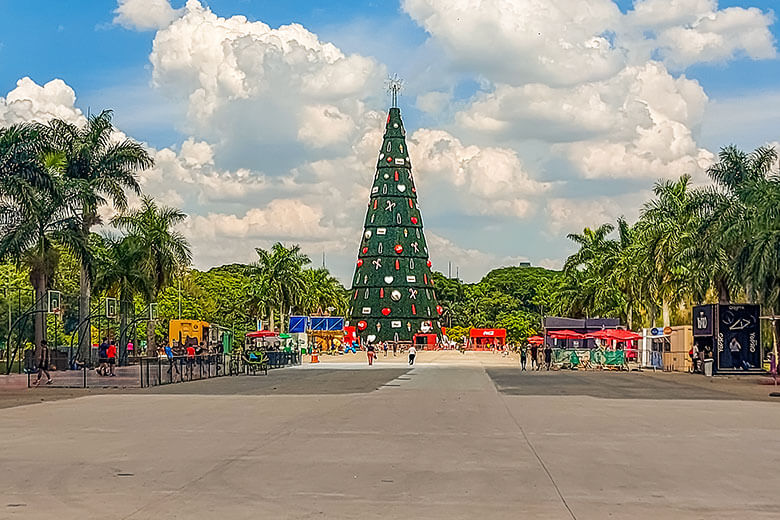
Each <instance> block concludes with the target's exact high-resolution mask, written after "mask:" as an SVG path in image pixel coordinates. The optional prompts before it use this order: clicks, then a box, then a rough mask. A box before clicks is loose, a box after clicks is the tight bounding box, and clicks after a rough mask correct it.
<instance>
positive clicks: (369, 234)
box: [363, 229, 371, 238]
mask: <svg viewBox="0 0 780 520" xmlns="http://www.w3.org/2000/svg"><path fill="white" fill-rule="evenodd" d="M363 236H364V237H366V238H371V230H370V229H367V230H366V232H365V233H363Z"/></svg>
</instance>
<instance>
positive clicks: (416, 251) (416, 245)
mask: <svg viewBox="0 0 780 520" xmlns="http://www.w3.org/2000/svg"><path fill="white" fill-rule="evenodd" d="M409 245H410V246H412V249H414V252H415V253H419V252H420V246H419V244H418V243H417V242H412V243H411V244H409Z"/></svg>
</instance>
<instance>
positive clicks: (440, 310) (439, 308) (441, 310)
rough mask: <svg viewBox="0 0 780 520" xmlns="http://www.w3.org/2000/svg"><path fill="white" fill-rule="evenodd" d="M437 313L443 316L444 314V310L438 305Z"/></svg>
mask: <svg viewBox="0 0 780 520" xmlns="http://www.w3.org/2000/svg"><path fill="white" fill-rule="evenodd" d="M436 312H438V313H439V314H441V313H442V312H444V309H442V307H441V305H437V306H436Z"/></svg>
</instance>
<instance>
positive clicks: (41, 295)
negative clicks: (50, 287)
mask: <svg viewBox="0 0 780 520" xmlns="http://www.w3.org/2000/svg"><path fill="white" fill-rule="evenodd" d="M32 283H33V287H34V288H35V311H36V312H35V320H33V323H35V357H36V359H37V358H38V357H39V356H40V354H41V341H43V340H45V339H46V310H47V309H46V306H47V305H48V302H47V301H46V274H45V273H43V272H38V273H34V274H33V275H32Z"/></svg>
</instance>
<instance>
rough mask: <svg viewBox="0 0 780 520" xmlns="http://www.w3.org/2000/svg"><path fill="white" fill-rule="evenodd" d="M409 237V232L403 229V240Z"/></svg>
mask: <svg viewBox="0 0 780 520" xmlns="http://www.w3.org/2000/svg"><path fill="white" fill-rule="evenodd" d="M408 236H409V230H408V229H406V228H404V238H406V237H408Z"/></svg>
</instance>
